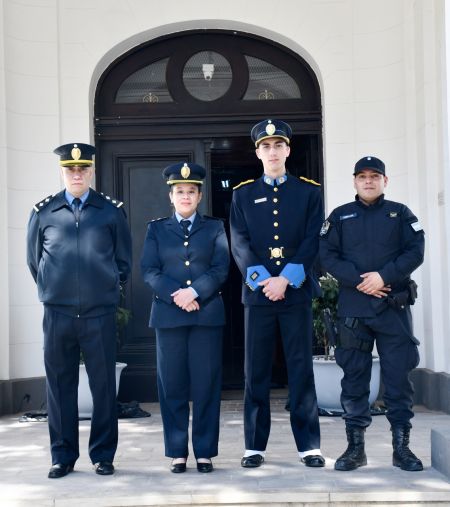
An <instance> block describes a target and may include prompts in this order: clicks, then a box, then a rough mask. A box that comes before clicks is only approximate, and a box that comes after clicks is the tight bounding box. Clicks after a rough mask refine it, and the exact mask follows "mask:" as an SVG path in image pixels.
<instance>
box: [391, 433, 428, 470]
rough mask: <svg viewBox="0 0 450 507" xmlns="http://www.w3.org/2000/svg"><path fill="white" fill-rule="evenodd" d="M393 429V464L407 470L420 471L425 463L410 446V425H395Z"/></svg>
mask: <svg viewBox="0 0 450 507" xmlns="http://www.w3.org/2000/svg"><path fill="white" fill-rule="evenodd" d="M391 431H392V447H393V449H394V453H393V454H392V464H393V465H394V466H395V467H400V468H401V469H402V470H406V471H407V472H420V470H423V465H422V462H421V461H420V459H419V458H418V457H417V456H416V455H415V454H414V453H413V452H412V451H411V449H410V448H409V447H408V446H409V427H408V426H393V427H392V428H391Z"/></svg>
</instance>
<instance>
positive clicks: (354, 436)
mask: <svg viewBox="0 0 450 507" xmlns="http://www.w3.org/2000/svg"><path fill="white" fill-rule="evenodd" d="M365 431H366V429H365V428H361V427H359V426H353V427H348V426H347V427H346V428H345V432H346V433H347V442H348V447H347V450H346V451H345V452H344V454H343V455H342V456H339V458H338V459H337V460H336V463H335V464H334V469H335V470H341V471H347V470H355V469H356V468H358V467H363V466H364V465H367V456H366V453H365V452H364V432H365Z"/></svg>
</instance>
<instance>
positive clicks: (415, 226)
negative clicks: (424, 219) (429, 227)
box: [409, 221, 423, 232]
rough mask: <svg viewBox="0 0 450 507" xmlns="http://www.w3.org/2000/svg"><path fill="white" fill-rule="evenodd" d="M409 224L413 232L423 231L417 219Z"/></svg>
mask: <svg viewBox="0 0 450 507" xmlns="http://www.w3.org/2000/svg"><path fill="white" fill-rule="evenodd" d="M409 225H410V226H411V227H412V229H413V231H414V232H421V231H423V227H422V226H421V225H420V222H419V221H417V222H412V223H411V224H409Z"/></svg>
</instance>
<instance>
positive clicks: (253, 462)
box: [241, 454, 264, 468]
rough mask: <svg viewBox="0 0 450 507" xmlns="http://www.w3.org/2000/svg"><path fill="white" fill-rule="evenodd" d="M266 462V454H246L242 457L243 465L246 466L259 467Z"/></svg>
mask: <svg viewBox="0 0 450 507" xmlns="http://www.w3.org/2000/svg"><path fill="white" fill-rule="evenodd" d="M263 463H264V456H261V454H252V455H251V456H247V457H246V456H244V457H243V458H242V459H241V467H244V468H257V467H260V466H261V465H262V464H263Z"/></svg>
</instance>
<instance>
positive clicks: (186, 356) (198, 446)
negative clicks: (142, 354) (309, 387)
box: [141, 163, 229, 473]
mask: <svg viewBox="0 0 450 507" xmlns="http://www.w3.org/2000/svg"><path fill="white" fill-rule="evenodd" d="M163 176H164V177H165V178H166V180H167V184H168V185H169V187H170V192H169V197H170V202H171V203H172V205H173V207H174V214H173V215H172V216H171V217H167V218H160V219H157V220H154V221H152V222H150V224H149V226H148V230H147V236H146V238H145V243H144V249H143V252H142V259H141V269H142V274H143V277H144V281H145V282H146V283H148V284H149V285H150V287H151V289H152V291H153V304H152V309H151V314H150V326H151V327H153V328H155V330H156V343H157V368H158V393H159V401H160V405H161V415H162V420H163V426H164V442H165V454H166V456H168V457H171V458H172V464H171V468H170V469H171V471H172V472H174V473H181V472H184V471H185V470H186V461H187V456H188V427H189V399H190V398H191V399H192V446H193V450H194V455H195V458H196V460H197V470H198V471H199V472H211V471H212V470H213V465H212V462H211V458H212V457H214V456H217V451H218V439H219V415H220V390H221V374H222V331H223V325H224V324H225V312H224V307H223V302H222V297H221V295H220V287H221V285H222V284H223V283H224V281H225V280H226V277H227V274H228V266H229V250H228V242H227V237H226V234H225V229H224V226H223V223H222V221H221V220H220V219H217V218H212V217H207V216H204V215H200V214H199V213H198V212H197V206H198V204H199V203H200V200H201V198H202V192H201V186H202V183H203V179H204V177H205V169H204V168H203V167H201V166H199V165H197V164H191V163H190V164H189V165H188V164H186V163H178V164H174V165H171V166H169V167H167V168H166V169H164V171H163Z"/></svg>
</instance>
